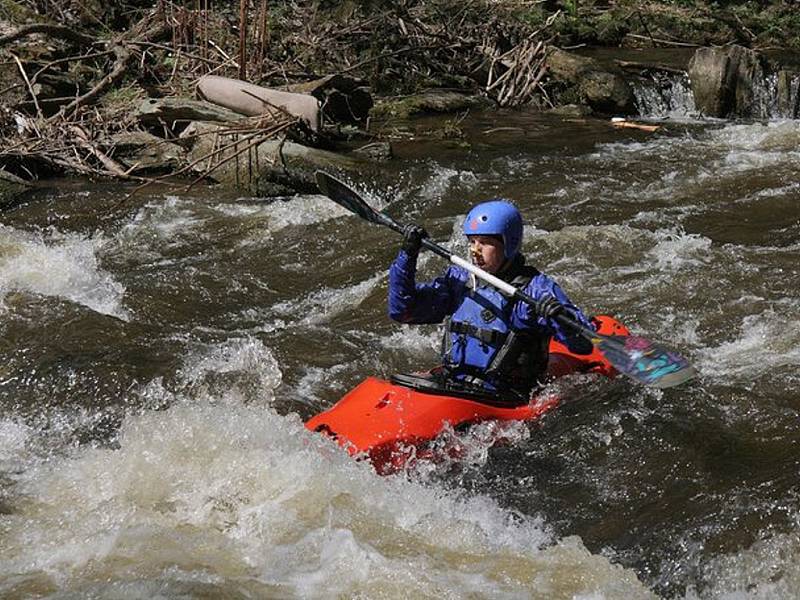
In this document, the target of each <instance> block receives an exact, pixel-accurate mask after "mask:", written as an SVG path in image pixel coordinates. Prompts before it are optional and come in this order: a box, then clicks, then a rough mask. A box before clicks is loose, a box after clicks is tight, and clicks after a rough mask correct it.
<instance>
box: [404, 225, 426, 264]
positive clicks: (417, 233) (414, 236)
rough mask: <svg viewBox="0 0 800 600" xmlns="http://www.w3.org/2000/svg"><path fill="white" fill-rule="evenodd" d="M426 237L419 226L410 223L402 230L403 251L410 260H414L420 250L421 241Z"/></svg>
mask: <svg viewBox="0 0 800 600" xmlns="http://www.w3.org/2000/svg"><path fill="white" fill-rule="evenodd" d="M426 237H428V232H427V231H425V229H423V228H422V227H420V226H419V225H414V224H413V223H410V224H408V225H406V226H405V227H404V228H403V246H402V248H403V250H404V251H405V253H406V254H408V255H409V256H410V257H412V258H416V256H417V255H418V254H419V249H420V248H422V240H423V239H425V238H426Z"/></svg>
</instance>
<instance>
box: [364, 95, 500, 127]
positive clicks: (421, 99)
mask: <svg viewBox="0 0 800 600" xmlns="http://www.w3.org/2000/svg"><path fill="white" fill-rule="evenodd" d="M492 105H493V104H492V101H491V100H489V99H488V98H484V97H482V96H475V95H469V94H462V93H460V92H455V91H452V90H429V91H427V92H423V93H421V94H414V95H413V96H407V97H405V98H400V99H388V100H383V101H381V102H378V104H376V105H375V106H374V107H373V108H372V110H371V111H370V117H371V118H373V119H379V120H383V119H389V118H397V119H407V118H408V117H411V116H414V115H423V114H435V113H452V112H460V111H464V110H468V109H473V108H488V107H490V106H492Z"/></svg>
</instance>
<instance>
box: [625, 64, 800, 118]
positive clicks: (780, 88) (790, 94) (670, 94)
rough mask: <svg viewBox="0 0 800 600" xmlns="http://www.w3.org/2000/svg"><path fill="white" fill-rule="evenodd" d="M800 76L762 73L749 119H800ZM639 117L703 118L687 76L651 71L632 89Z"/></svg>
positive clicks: (757, 77)
mask: <svg viewBox="0 0 800 600" xmlns="http://www.w3.org/2000/svg"><path fill="white" fill-rule="evenodd" d="M798 90H800V73H795V72H791V71H778V72H774V73H763V72H759V73H757V74H756V76H755V77H754V78H753V91H752V104H751V114H750V115H749V117H750V118H753V119H796V118H798V117H799V116H800V95H799V94H798ZM633 93H634V97H635V99H636V109H637V110H638V112H639V116H641V117H644V118H650V119H676V120H680V119H692V118H700V117H701V116H702V115H701V114H700V113H699V112H698V110H697V108H696V106H695V101H694V96H693V94H692V86H691V82H690V80H689V76H688V74H687V73H685V72H682V71H673V70H669V71H667V70H657V69H652V70H649V71H648V72H647V73H646V74H644V75H642V76H641V77H639V78H638V79H637V80H636V83H635V84H634V89H633Z"/></svg>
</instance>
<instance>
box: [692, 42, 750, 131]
mask: <svg viewBox="0 0 800 600" xmlns="http://www.w3.org/2000/svg"><path fill="white" fill-rule="evenodd" d="M764 64H765V62H764V59H763V58H762V57H761V56H760V55H759V54H757V53H756V52H754V51H753V50H750V49H749V48H744V47H742V46H727V47H724V48H698V49H697V51H695V53H694V56H692V58H691V60H690V61H689V80H690V81H691V86H692V93H693V94H694V102H695V106H696V107H697V110H698V111H700V112H701V113H702V114H703V115H706V116H708V117H720V118H728V117H753V116H761V115H760V110H761V107H760V106H759V105H758V97H757V94H756V86H757V85H759V86H760V85H762V84H763V80H764Z"/></svg>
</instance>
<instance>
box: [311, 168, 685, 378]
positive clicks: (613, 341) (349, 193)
mask: <svg viewBox="0 0 800 600" xmlns="http://www.w3.org/2000/svg"><path fill="white" fill-rule="evenodd" d="M316 180H317V185H318V186H319V189H320V191H321V192H322V193H323V194H325V195H326V196H327V197H328V198H330V199H331V200H333V201H334V202H336V203H337V204H338V205H340V206H343V207H344V208H346V209H347V210H349V211H350V212H352V213H355V214H357V215H358V216H359V217H361V218H362V219H364V220H366V221H369V222H370V223H376V224H378V225H383V226H384V227H388V228H390V229H394V230H395V231H397V232H398V233H402V232H403V226H402V225H400V223H398V222H397V221H395V220H394V219H392V218H391V217H390V216H389V215H387V214H385V213H383V212H378V211H376V210H375V209H373V208H372V207H371V206H370V205H369V204H367V203H366V201H365V200H364V199H363V198H362V197H361V196H359V195H358V193H356V192H355V191H354V190H353V189H352V188H350V187H349V186H348V185H346V184H344V183H342V182H341V181H339V180H338V179H336V178H335V177H333V176H331V175H328V174H327V173H325V172H323V171H317V172H316ZM422 245H423V246H424V247H425V248H427V249H428V250H430V251H431V252H433V253H434V254H438V255H439V256H441V257H442V258H446V259H447V260H449V261H450V262H451V263H453V264H454V265H458V266H459V267H461V268H462V269H464V270H466V271H468V272H469V273H472V274H473V275H475V276H476V277H478V278H479V279H482V280H483V281H486V282H487V283H489V284H491V285H493V286H494V287H496V288H497V289H499V290H500V291H501V292H503V293H504V294H506V295H507V296H509V297H511V298H515V299H516V300H521V301H522V302H527V303H528V304H530V305H532V306H535V305H536V300H534V299H533V298H532V297H531V296H529V295H528V294H526V293H524V292H523V291H522V290H519V289H517V288H516V287H514V286H513V285H511V284H509V283H507V282H505V281H503V280H502V279H498V278H497V277H495V276H494V275H492V274H490V273H487V272H486V271H484V270H483V269H481V268H479V267H476V266H475V265H473V264H472V263H471V262H469V261H467V260H465V259H463V258H461V257H460V256H456V255H454V254H450V252H448V251H447V250H446V249H445V248H443V247H442V246H440V245H439V244H437V243H435V242H432V241H431V240H429V239H427V238H424V239H423V240H422ZM554 318H555V319H557V320H558V321H559V322H560V323H562V324H564V325H565V326H567V327H571V328H572V329H574V330H576V331H578V332H579V333H580V334H581V335H582V336H583V337H585V338H586V339H587V340H589V341H590V342H591V343H592V344H593V345H595V346H596V347H597V348H598V349H599V350H600V352H602V353H603V355H604V356H605V357H606V358H607V359H608V361H609V362H610V363H611V364H612V365H614V367H615V368H616V369H617V370H618V371H619V372H620V373H623V374H625V375H627V376H628V377H631V378H632V379H634V380H636V381H638V382H640V383H643V384H644V385H649V386H653V387H657V388H668V387H672V386H675V385H679V384H681V383H683V382H684V381H687V380H689V379H691V378H692V377H694V376H695V375H696V374H697V372H696V371H695V369H694V367H693V366H692V365H690V364H689V362H688V361H687V360H686V359H685V358H683V357H681V356H680V355H679V354H677V353H675V352H673V351H671V350H668V349H667V348H664V347H663V346H661V345H659V344H656V343H655V342H652V341H650V340H648V339H647V338H643V337H639V336H635V335H627V336H615V335H602V334H599V333H597V332H596V331H593V330H592V329H589V328H588V327H584V326H583V325H582V324H581V323H579V322H577V321H575V320H574V319H572V318H570V317H568V316H567V315H564V314H559V315H556V316H555V317H554Z"/></svg>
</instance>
